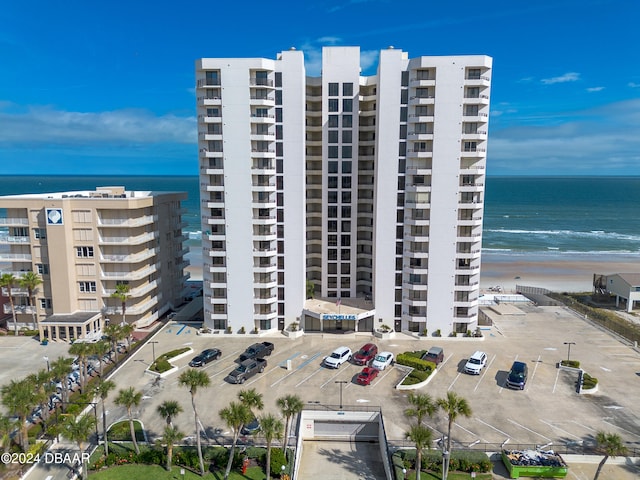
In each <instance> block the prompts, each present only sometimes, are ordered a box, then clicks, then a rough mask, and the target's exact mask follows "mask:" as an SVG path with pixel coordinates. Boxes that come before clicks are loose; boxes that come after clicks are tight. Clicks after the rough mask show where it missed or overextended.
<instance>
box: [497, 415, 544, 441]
mask: <svg viewBox="0 0 640 480" xmlns="http://www.w3.org/2000/svg"><path fill="white" fill-rule="evenodd" d="M507 421H508V422H509V423H512V424H513V425H515V426H517V427H520V428H522V429H524V430H527V431H528V432H531V433H533V434H534V435H538V436H539V437H542V438H544V439H545V440H546V441H547V442H552V441H553V440H551V439H550V438H549V437H545V436H544V435H542V434H541V433H538V432H536V431H535V430H531V429H530V428H527V427H525V426H524V425H521V424H519V423H518V422H516V421H514V420H511V419H510V418H507Z"/></svg>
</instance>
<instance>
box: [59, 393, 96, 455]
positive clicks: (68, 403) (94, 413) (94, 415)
mask: <svg viewBox="0 0 640 480" xmlns="http://www.w3.org/2000/svg"><path fill="white" fill-rule="evenodd" d="M65 404H66V405H90V406H92V407H93V417H94V418H95V428H96V445H100V437H99V436H98V411H97V407H98V404H97V403H96V402H63V405H65Z"/></svg>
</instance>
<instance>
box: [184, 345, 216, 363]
mask: <svg viewBox="0 0 640 480" xmlns="http://www.w3.org/2000/svg"><path fill="white" fill-rule="evenodd" d="M221 356H222V352H221V351H220V350H219V349H217V348H207V349H206V350H203V351H202V352H201V353H200V354H198V355H196V356H195V357H193V360H191V361H190V362H189V366H190V367H202V366H203V365H206V364H207V363H209V362H212V361H213V360H217V359H219V358H220V357H221Z"/></svg>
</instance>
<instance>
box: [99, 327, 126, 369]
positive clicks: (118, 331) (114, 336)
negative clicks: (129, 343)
mask: <svg viewBox="0 0 640 480" xmlns="http://www.w3.org/2000/svg"><path fill="white" fill-rule="evenodd" d="M104 334H105V335H106V336H107V337H109V342H110V343H111V350H113V351H114V353H115V355H116V363H118V342H119V341H120V340H122V339H123V338H124V336H123V333H122V328H121V327H120V325H117V324H115V323H110V324H109V325H107V326H106V327H104Z"/></svg>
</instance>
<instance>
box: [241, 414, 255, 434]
mask: <svg viewBox="0 0 640 480" xmlns="http://www.w3.org/2000/svg"><path fill="white" fill-rule="evenodd" d="M259 431H260V422H259V421H258V419H257V418H255V417H253V420H251V421H250V422H249V423H247V424H246V425H243V426H242V430H240V433H241V434H242V435H253V434H254V433H258V432H259Z"/></svg>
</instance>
